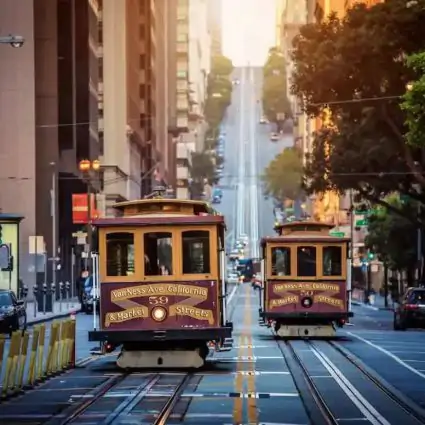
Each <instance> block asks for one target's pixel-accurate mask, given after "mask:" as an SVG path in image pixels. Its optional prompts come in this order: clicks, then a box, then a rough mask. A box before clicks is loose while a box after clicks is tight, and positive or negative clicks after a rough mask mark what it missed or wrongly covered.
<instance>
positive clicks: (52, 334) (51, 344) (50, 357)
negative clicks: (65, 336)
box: [45, 322, 58, 376]
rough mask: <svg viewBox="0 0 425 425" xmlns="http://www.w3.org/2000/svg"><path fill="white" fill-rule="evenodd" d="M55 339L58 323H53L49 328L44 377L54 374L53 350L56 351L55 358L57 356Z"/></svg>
mask: <svg viewBox="0 0 425 425" xmlns="http://www.w3.org/2000/svg"><path fill="white" fill-rule="evenodd" d="M57 338H58V323H57V322H53V323H52V326H51V328H50V340H49V348H48V352H47V362H46V369H45V376H51V375H53V374H54V373H55V372H56V370H55V349H56V356H57Z"/></svg>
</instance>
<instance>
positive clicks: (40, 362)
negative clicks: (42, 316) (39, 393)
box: [35, 324, 46, 382]
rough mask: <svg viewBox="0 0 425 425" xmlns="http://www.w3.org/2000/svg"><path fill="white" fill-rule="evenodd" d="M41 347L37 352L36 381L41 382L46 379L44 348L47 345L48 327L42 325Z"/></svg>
mask: <svg viewBox="0 0 425 425" xmlns="http://www.w3.org/2000/svg"><path fill="white" fill-rule="evenodd" d="M38 338H39V345H38V352H37V366H36V371H37V372H36V375H35V381H36V382H39V381H42V380H43V379H45V378H46V375H45V374H44V367H43V366H44V346H45V344H46V325H44V324H43V325H40V335H39V337H38Z"/></svg>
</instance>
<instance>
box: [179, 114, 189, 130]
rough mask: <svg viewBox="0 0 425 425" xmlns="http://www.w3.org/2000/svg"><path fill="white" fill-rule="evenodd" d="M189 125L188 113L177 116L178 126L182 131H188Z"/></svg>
mask: <svg viewBox="0 0 425 425" xmlns="http://www.w3.org/2000/svg"><path fill="white" fill-rule="evenodd" d="M188 125H189V121H188V119H187V114H186V115H182V116H178V117H177V128H178V129H179V130H180V131H181V132H185V131H188Z"/></svg>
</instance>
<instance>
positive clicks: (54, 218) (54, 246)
mask: <svg viewBox="0 0 425 425" xmlns="http://www.w3.org/2000/svg"><path fill="white" fill-rule="evenodd" d="M50 165H51V167H52V188H51V190H50V205H51V207H50V215H51V216H52V283H53V284H54V285H55V287H56V268H57V267H56V257H57V246H58V241H57V209H56V206H57V205H56V204H57V183H56V163H55V162H51V163H50ZM45 283H47V282H45Z"/></svg>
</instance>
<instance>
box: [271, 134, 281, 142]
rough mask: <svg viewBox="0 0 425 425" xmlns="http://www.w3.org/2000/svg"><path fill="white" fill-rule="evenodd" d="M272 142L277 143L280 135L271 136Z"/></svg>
mask: <svg viewBox="0 0 425 425" xmlns="http://www.w3.org/2000/svg"><path fill="white" fill-rule="evenodd" d="M270 140H271V141H272V142H277V141H278V140H279V134H277V133H272V134H270Z"/></svg>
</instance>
